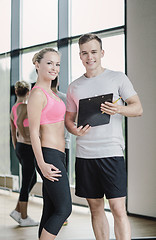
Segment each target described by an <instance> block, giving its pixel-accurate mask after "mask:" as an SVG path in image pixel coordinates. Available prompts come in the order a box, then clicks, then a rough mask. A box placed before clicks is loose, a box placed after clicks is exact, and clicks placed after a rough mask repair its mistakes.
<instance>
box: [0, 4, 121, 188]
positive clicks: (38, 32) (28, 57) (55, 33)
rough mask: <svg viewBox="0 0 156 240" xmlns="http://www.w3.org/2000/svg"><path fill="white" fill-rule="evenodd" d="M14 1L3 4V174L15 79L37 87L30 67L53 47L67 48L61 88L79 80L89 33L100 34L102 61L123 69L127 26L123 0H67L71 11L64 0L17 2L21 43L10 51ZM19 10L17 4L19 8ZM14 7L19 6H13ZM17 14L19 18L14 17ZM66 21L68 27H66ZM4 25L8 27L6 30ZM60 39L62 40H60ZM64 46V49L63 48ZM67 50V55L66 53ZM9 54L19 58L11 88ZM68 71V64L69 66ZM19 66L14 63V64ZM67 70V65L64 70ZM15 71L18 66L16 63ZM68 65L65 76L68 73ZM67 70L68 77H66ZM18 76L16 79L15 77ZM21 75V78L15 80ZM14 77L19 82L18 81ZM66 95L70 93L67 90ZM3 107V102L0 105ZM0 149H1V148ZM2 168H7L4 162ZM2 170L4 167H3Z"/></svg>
mask: <svg viewBox="0 0 156 240" xmlns="http://www.w3.org/2000/svg"><path fill="white" fill-rule="evenodd" d="M13 1H14V0H12V1H11V0H1V1H0V20H1V21H0V27H1V33H2V34H1V39H0V41H1V44H0V73H1V78H2V81H1V90H0V91H1V96H3V95H4V104H5V106H6V108H5V111H6V112H5V114H3V116H1V123H2V124H1V125H0V128H1V131H2V132H4V131H5V133H6V134H4V135H5V138H4V139H3V140H1V143H0V148H3V150H2V151H1V158H0V161H1V162H2V159H3V156H5V159H7V169H5V167H4V166H3V167H4V169H2V170H1V172H6V173H9V172H10V166H9V151H8V149H9V141H10V138H9V111H10V98H9V95H10V90H9V86H10V85H14V84H15V82H16V81H17V80H19V79H20V80H25V81H28V82H29V83H34V82H35V81H36V78H37V74H36V71H35V68H34V65H33V64H32V57H33V55H34V54H35V53H36V52H37V51H39V50H40V49H41V48H44V47H49V46H50V47H54V48H55V49H57V48H58V49H60V50H63V56H64V53H65V55H66V56H65V58H63V57H62V59H66V60H65V62H63V63H61V66H63V67H61V76H70V77H69V78H63V79H61V76H60V88H61V86H62V85H63V84H64V81H66V83H67V84H66V86H67V85H68V84H69V83H70V82H72V81H73V80H75V79H76V78H77V77H79V76H81V75H82V74H83V73H84V71H85V69H84V67H83V65H82V63H81V61H80V58H79V48H78V38H79V36H80V35H82V34H84V33H88V32H92V33H95V34H98V35H99V36H100V37H101V39H102V43H103V49H104V50H105V55H104V57H103V59H102V64H103V66H104V67H106V68H109V69H113V70H117V71H123V72H124V71H125V32H124V30H125V22H124V0H118V1H116V0H96V3H95V1H94V0H85V1H84V0H79V1H76V0H68V1H67V0H66V3H67V4H68V5H69V8H67V9H63V8H62V6H63V5H61V3H64V1H65V0H52V1H51V0H44V1H42V0H17V1H16V2H15V1H14V4H17V3H18V4H17V8H20V9H19V10H20V19H19V21H18V22H19V26H14V28H13V29H15V33H14V34H15V36H16V35H18V33H19V32H20V43H19V47H17V49H14V51H11V49H10V45H11V37H10V32H11V22H10V20H11V2H12V3H13ZM15 7H16V6H15ZM15 9H16V8H15ZM15 15H16V14H15ZM65 20H67V22H68V24H67V25H68V26H67V28H68V29H65V28H64V25H63V24H62V26H60V25H59V23H64V22H66V21H65ZM4 22H5V27H4V26H3V25H4V24H3V23H4ZM60 36H62V38H60V39H58V37H60ZM61 48H62V49H61ZM65 49H67V51H65ZM6 52H10V55H11V59H12V60H13V59H16V58H17V65H18V66H17V69H16V68H14V69H13V70H14V74H15V75H14V74H13V75H11V84H10V79H9V77H10V63H9V61H10V58H9V56H8V55H6ZM66 61H67V62H68V63H69V67H68V66H67V64H66V63H67V62H66ZM15 64H16V61H15ZM66 66H67V67H66ZM14 67H15V65H14ZM65 67H66V74H64V73H65V70H64V69H65ZM67 72H68V74H67ZM14 76H16V77H14ZM18 76H19V79H17V77H18ZM14 78H15V79H14ZM66 91H67V89H66ZM1 108H3V104H2V102H1ZM0 150H1V149H0ZM74 164H75V137H74V136H71V147H70V174H69V176H70V184H71V185H72V186H74V184H75V167H74ZM0 165H3V164H0ZM3 167H2V166H1V168H3Z"/></svg>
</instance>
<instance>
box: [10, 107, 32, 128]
mask: <svg viewBox="0 0 156 240" xmlns="http://www.w3.org/2000/svg"><path fill="white" fill-rule="evenodd" d="M20 104H22V102H19V103H17V104H16V105H14V106H13V107H12V112H13V115H14V124H15V127H16V128H17V123H16V122H17V108H18V106H19V105H20ZM23 126H24V127H28V126H29V122H28V118H26V119H24V121H23Z"/></svg>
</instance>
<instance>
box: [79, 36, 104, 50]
mask: <svg viewBox="0 0 156 240" xmlns="http://www.w3.org/2000/svg"><path fill="white" fill-rule="evenodd" d="M91 40H96V41H98V42H99V44H100V48H101V50H102V41H101V39H100V38H99V37H98V36H97V35H95V34H84V35H82V36H81V37H80V38H79V46H80V45H82V44H84V43H87V42H90V41H91Z"/></svg>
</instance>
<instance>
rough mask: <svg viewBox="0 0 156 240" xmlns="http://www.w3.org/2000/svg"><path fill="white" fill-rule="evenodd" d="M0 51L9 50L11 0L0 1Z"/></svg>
mask: <svg viewBox="0 0 156 240" xmlns="http://www.w3.org/2000/svg"><path fill="white" fill-rule="evenodd" d="M0 29H1V38H0V53H4V52H9V51H10V48H11V41H10V40H11V38H10V35H11V0H1V1H0Z"/></svg>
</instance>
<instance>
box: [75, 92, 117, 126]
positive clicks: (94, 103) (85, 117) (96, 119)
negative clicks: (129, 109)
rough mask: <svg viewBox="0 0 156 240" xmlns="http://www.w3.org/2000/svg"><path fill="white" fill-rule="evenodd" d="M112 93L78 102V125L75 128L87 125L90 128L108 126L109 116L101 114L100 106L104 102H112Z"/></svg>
mask: <svg viewBox="0 0 156 240" xmlns="http://www.w3.org/2000/svg"><path fill="white" fill-rule="evenodd" d="M112 99H113V93H109V94H105V95H100V96H96V97H90V98H84V99H80V100H79V110H78V123H77V126H78V127H80V126H83V127H84V126H85V125H87V124H89V125H90V126H91V127H95V126H99V125H104V124H108V123H109V122H110V115H108V114H106V113H104V114H102V112H101V109H100V106H101V103H104V102H112Z"/></svg>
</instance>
